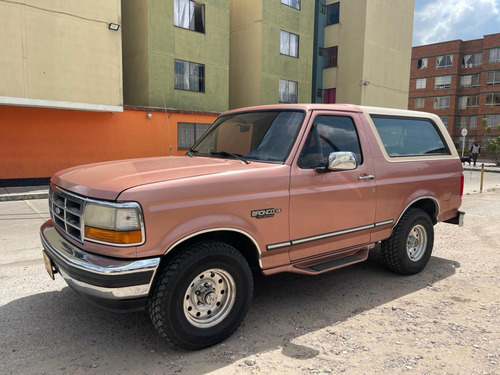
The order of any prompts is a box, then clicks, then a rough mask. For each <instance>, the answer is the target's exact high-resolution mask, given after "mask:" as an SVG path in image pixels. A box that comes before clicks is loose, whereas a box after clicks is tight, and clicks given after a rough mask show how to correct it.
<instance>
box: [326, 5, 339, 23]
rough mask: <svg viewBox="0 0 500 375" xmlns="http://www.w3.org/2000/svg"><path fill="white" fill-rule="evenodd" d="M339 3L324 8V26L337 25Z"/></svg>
mask: <svg viewBox="0 0 500 375" xmlns="http://www.w3.org/2000/svg"><path fill="white" fill-rule="evenodd" d="M339 18H340V3H333V4H329V5H327V6H326V26H328V25H333V24H335V23H339Z"/></svg>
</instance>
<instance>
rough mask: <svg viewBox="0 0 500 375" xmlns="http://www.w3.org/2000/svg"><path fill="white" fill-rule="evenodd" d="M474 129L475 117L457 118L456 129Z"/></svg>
mask: <svg viewBox="0 0 500 375" xmlns="http://www.w3.org/2000/svg"><path fill="white" fill-rule="evenodd" d="M464 128H465V129H476V128H477V123H476V116H459V117H457V129H464Z"/></svg>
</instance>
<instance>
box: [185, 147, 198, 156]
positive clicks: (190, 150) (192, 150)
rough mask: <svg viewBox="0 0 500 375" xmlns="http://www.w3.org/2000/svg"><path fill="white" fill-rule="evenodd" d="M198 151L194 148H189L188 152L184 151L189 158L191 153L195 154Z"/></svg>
mask: <svg viewBox="0 0 500 375" xmlns="http://www.w3.org/2000/svg"><path fill="white" fill-rule="evenodd" d="M197 153H198V151H196V150H195V149H194V148H192V147H191V148H190V149H189V151H188V152H186V155H187V156H189V157H190V158H192V157H193V154H194V155H196V154H197Z"/></svg>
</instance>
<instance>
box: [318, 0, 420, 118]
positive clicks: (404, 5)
mask: <svg viewBox="0 0 500 375" xmlns="http://www.w3.org/2000/svg"><path fill="white" fill-rule="evenodd" d="M413 12H414V0H356V1H352V0H326V2H325V5H321V4H319V5H317V17H316V35H317V37H316V42H317V47H318V48H317V50H316V51H315V56H316V57H315V61H316V63H315V70H314V72H313V75H314V77H313V95H314V96H313V100H312V101H314V102H324V103H330V102H337V103H353V104H362V105H372V106H384V107H393V108H407V105H408V81H409V78H410V58H411V40H412V29H413Z"/></svg>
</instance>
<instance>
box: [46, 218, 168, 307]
mask: <svg viewBox="0 0 500 375" xmlns="http://www.w3.org/2000/svg"><path fill="white" fill-rule="evenodd" d="M40 238H41V241H42V245H43V248H44V250H45V253H46V254H47V256H48V257H49V258H50V260H51V261H52V263H53V266H54V268H55V269H56V272H58V273H60V274H61V276H62V277H63V278H64V279H65V280H66V282H67V283H68V285H69V286H70V287H72V288H73V289H75V290H76V291H77V292H79V293H81V294H83V295H84V296H86V297H88V298H89V299H90V300H92V301H93V302H96V303H97V304H99V305H101V306H103V307H105V308H109V309H111V310H120V311H122V310H136V309H138V308H140V307H141V306H140V305H141V303H143V302H145V299H146V297H147V296H148V294H149V290H150V289H151V285H152V283H153V279H154V276H155V273H156V270H157V269H158V266H159V264H160V258H159V257H158V258H148V259H139V260H137V259H116V258H109V257H104V256H102V255H96V254H92V253H88V252H86V251H84V250H82V249H81V248H79V247H77V246H75V245H73V243H71V242H69V241H68V240H66V239H65V238H64V237H62V236H61V235H60V234H59V232H57V230H56V229H55V228H54V225H53V223H52V221H51V220H49V221H47V222H46V223H45V224H44V225H42V227H41V228H40ZM133 300H136V301H142V302H139V303H135V304H134V303H133V304H127V303H126V301H133Z"/></svg>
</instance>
